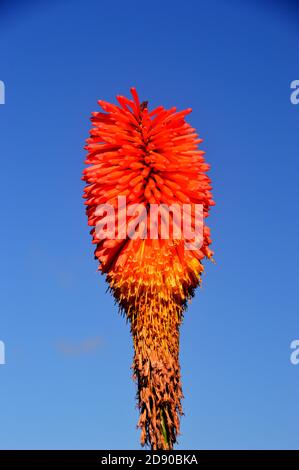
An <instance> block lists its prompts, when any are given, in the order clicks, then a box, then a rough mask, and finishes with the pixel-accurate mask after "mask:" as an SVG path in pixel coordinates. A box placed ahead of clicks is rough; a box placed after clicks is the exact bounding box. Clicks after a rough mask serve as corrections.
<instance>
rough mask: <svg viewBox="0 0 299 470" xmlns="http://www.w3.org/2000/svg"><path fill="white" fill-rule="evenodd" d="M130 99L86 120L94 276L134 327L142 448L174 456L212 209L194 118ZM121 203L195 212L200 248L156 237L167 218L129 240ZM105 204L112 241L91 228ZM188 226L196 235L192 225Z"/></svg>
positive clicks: (127, 217)
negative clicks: (186, 332) (188, 312)
mask: <svg viewBox="0 0 299 470" xmlns="http://www.w3.org/2000/svg"><path fill="white" fill-rule="evenodd" d="M131 93H132V97H133V99H128V98H125V97H123V96H118V97H117V100H118V103H119V105H115V104H111V103H107V102H105V101H102V100H100V101H99V104H100V106H101V107H102V109H103V111H104V112H95V113H93V114H92V119H91V120H92V123H93V127H92V129H91V132H90V138H89V139H87V146H86V149H87V151H88V156H87V159H86V164H87V165H89V166H88V167H86V168H85V170H84V175H83V179H84V180H85V181H86V183H87V185H86V187H85V194H84V197H85V199H86V202H85V204H86V205H87V216H88V224H89V225H90V226H91V227H93V229H92V230H91V233H92V237H93V243H94V244H95V246H96V248H95V258H96V259H98V261H99V263H100V266H99V269H100V270H101V272H102V273H104V274H105V275H106V279H107V282H108V283H109V288H110V290H111V292H112V293H113V295H114V297H115V299H116V300H117V302H118V304H119V307H120V310H121V312H122V313H123V314H124V315H125V316H126V318H127V320H128V321H129V322H130V325H131V333H132V337H133V342H134V351H135V355H134V363H133V370H134V377H135V379H136V381H137V386H138V392H137V401H138V406H139V410H140V418H139V422H138V426H139V428H140V429H141V443H142V445H144V444H148V445H151V448H152V449H172V448H173V444H174V443H176V441H177V435H178V433H179V417H180V415H182V406H181V399H182V396H183V395H182V387H181V379H180V366H179V327H180V324H181V322H182V318H183V312H184V310H185V309H186V305H187V301H188V299H190V298H191V296H193V294H194V290H195V288H196V287H197V286H198V285H199V283H200V279H201V275H202V273H203V270H204V268H203V265H202V261H203V259H204V258H210V259H211V258H212V251H211V250H210V249H209V245H210V243H211V238H210V230H209V228H208V227H207V226H206V224H205V219H206V217H207V216H208V213H209V209H210V206H212V205H213V204H214V202H213V200H212V195H211V192H210V190H211V185H210V180H209V178H208V176H207V174H206V172H207V171H208V170H209V165H207V164H206V162H205V160H204V152H203V151H202V150H200V149H199V148H198V144H200V143H201V139H199V138H198V135H197V133H196V131H195V129H193V128H192V127H191V126H190V124H188V123H187V122H186V120H185V118H186V116H187V115H188V114H189V113H190V112H191V109H186V110H184V111H179V112H177V111H176V108H171V109H165V108H164V107H163V106H159V107H157V108H156V109H154V110H152V111H150V110H149V109H148V104H147V102H143V103H140V101H139V98H138V95H137V92H136V90H135V89H134V88H132V89H131ZM120 197H122V198H126V201H127V204H130V205H133V204H139V205H143V206H144V207H146V208H148V207H149V206H150V205H159V206H162V209H163V205H164V206H165V205H167V206H168V207H169V206H171V205H176V207H177V206H178V207H179V208H181V209H182V211H184V210H185V207H186V205H188V204H189V205H190V206H191V207H193V208H194V206H195V205H201V206H202V209H203V221H204V222H203V238H202V243H201V246H199V247H197V248H194V249H188V250H186V244H185V242H186V240H184V239H178V238H176V237H175V236H173V235H171V236H169V237H168V238H166V239H165V237H162V236H161V233H162V231H161V227H162V226H163V224H164V226H165V224H166V218H165V214H161V219H160V224H159V227H158V229H157V234H158V236H157V237H156V238H154V239H151V238H149V237H146V238H142V236H139V237H137V238H135V239H132V238H130V236H129V233H128V231H127V227H128V226H129V225H130V222H131V223H132V220H133V219H134V217H133V215H134V214H133V215H132V213H131V215H128V213H124V207H120V206H119V200H120V199H119V198H120ZM103 204H106V205H108V204H109V206H111V207H112V208H113V210H114V214H113V217H114V228H115V226H117V229H116V232H114V236H108V235H107V236H104V237H103V236H101V237H99V232H98V231H97V229H96V227H97V226H98V225H99V224H101V223H102V225H103V220H104V218H105V217H106V218H105V223H108V222H109V217H108V218H107V214H105V215H104V214H103V212H101V211H99V210H98V207H99V206H100V205H103ZM163 210H165V207H164V209H163ZM163 210H162V212H163ZM169 217H170V226H171V229H174V227H175V226H176V225H178V224H179V225H180V222H177V221H176V217H175V214H170V216H169ZM147 221H148V222H149V224H148V227H153V223H152V221H151V220H149V215H147V216H146V219H145V220H143V221H141V222H140V224H139V228H140V227H141V228H142V226H143V229H144V223H145V222H147ZM191 223H192V227H193V228H194V227H195V219H194V216H192V217H191ZM166 225H167V224H166ZM145 226H146V225H145ZM124 228H125V229H126V230H125V231H124ZM148 231H149V228H146V229H145V232H146V233H148ZM170 232H171V230H170ZM123 233H125V235H124V236H123ZM140 233H144V230H143V232H142V230H141V232H139V235H140ZM120 235H122V236H120Z"/></svg>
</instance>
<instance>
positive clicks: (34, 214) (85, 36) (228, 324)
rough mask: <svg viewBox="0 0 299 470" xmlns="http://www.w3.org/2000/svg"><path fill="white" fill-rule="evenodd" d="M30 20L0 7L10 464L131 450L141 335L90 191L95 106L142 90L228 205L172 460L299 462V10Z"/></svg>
mask: <svg viewBox="0 0 299 470" xmlns="http://www.w3.org/2000/svg"><path fill="white" fill-rule="evenodd" d="M21 3H22V2H21ZM21 3H20V2H14V1H10V2H3V4H2V3H1V5H2V6H1V7H0V8H1V9H2V13H0V30H1V32H0V79H1V80H3V81H4V82H5V84H6V104H5V105H4V106H0V132H1V139H0V154H1V175H2V179H1V185H0V191H1V198H0V204H1V221H2V223H1V231H0V244H1V298H0V299H1V303H0V312H1V313H0V340H3V341H4V342H5V344H6V361H7V364H6V365H5V366H0V416H1V424H0V447H1V448H3V449H16V448H19V449H30V448H33V449H34V448H36V449H38V448H46V449H48V448H50V449H61V448H62V449H63V448H67V449H76V448H79V449H90V448H95V449H109V448H110V449H113V448H114V449H117V448H122V449H134V448H138V447H139V432H138V431H137V430H136V429H135V426H136V422H137V410H136V409H135V400H134V396H135V386H134V383H133V382H132V380H131V370H130V365H131V362H132V354H133V351H132V345H131V338H130V335H129V328H128V325H126V324H125V321H124V320H123V319H122V318H121V317H120V316H119V315H118V313H117V308H116V306H114V303H113V300H112V298H111V297H110V296H109V295H108V294H106V293H105V291H106V285H105V282H104V279H103V278H102V277H101V276H100V275H99V274H98V273H97V264H96V262H95V261H94V259H93V247H92V245H91V240H90V236H89V229H88V227H87V224H86V218H85V214H84V207H83V201H82V199H81V194H82V190H83V183H82V182H81V180H80V177H81V171H82V169H83V160H84V155H85V153H84V151H83V146H84V140H85V138H86V137H87V135H88V130H89V127H90V123H89V116H90V113H91V111H94V110H97V100H98V99H100V98H102V99H105V100H113V99H114V96H115V95H116V94H128V93H129V87H130V86H132V85H134V86H136V87H137V89H138V91H139V93H140V95H141V97H142V99H147V100H149V102H150V104H151V105H152V106H153V107H154V106H157V105H159V104H162V105H164V106H166V107H167V106H172V105H176V106H178V108H179V109H183V108H186V107H189V106H191V107H192V108H193V113H192V114H191V115H190V116H189V122H191V123H192V125H193V126H195V127H196V128H197V129H198V130H199V133H200V134H201V136H202V137H203V138H204V143H203V148H204V149H205V150H206V152H207V160H208V162H209V163H210V164H211V166H212V171H211V173H210V175H211V177H212V179H213V186H214V196H215V200H216V202H217V205H216V206H215V207H214V208H213V211H212V215H211V218H210V225H211V228H212V236H213V240H214V244H213V249H214V250H215V258H216V261H217V264H216V265H215V266H214V265H211V264H209V263H206V275H205V276H204V280H203V288H202V289H201V290H198V291H197V295H196V297H195V299H194V300H193V302H192V304H191V306H190V308H189V310H188V312H187V314H186V317H185V322H184V325H183V327H182V335H181V364H182V374H183V385H184V392H185V397H186V398H185V400H184V410H185V415H186V416H185V417H184V418H183V419H182V436H181V437H180V445H179V446H178V448H181V449H194V448H197V449H218V448H219V449H231V448H236V449H239V448H243V449H252V448H269V449H275V448H297V449H298V448H299V446H298V419H299V411H298V396H299V395H298V394H299V366H297V367H296V366H293V365H291V363H290V360H289V357H290V353H291V351H290V342H291V341H292V340H294V339H297V338H298V337H299V325H298V314H299V309H298V306H299V289H298V265H299V249H298V239H299V223H298V196H299V189H298V187H299V186H298V170H299V163H298V144H299V139H298V135H299V106H294V105H292V104H291V102H290V82H291V81H292V80H295V79H299V67H298V66H299V60H298V59H299V58H298V44H299V42H298V40H299V33H298V17H299V12H298V9H296V7H295V6H294V3H293V2H284V6H281V5H282V4H283V2H278V1H277V2H274V1H273V2H253V1H247V2H246V1H242V2H241V1H237V0H232V1H230V2H223V1H222V0H221V1H220V0H218V1H216V0H213V1H205V2H204V1H198V0H197V1H195V0H193V1H186V2H179V1H175V0H172V1H170V0H166V1H163V2H158V1H157V0H153V1H151V2H141V3H140V2H138V1H131V0H128V1H126V2H121V1H119V0H117V1H115V0H112V1H111V2H103V3H102V2H99V1H90V0H84V1H83V0H82V1H81V0H77V1H64V2H55V1H53V2H45V1H44V2H23V5H22V4H21ZM25 3H26V5H24V4H25Z"/></svg>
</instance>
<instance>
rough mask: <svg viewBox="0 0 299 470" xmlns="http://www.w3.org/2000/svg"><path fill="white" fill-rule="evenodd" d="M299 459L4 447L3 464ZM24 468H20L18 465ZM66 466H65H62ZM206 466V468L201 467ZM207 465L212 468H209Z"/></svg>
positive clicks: (277, 453) (290, 454)
mask: <svg viewBox="0 0 299 470" xmlns="http://www.w3.org/2000/svg"><path fill="white" fill-rule="evenodd" d="M298 462H299V451H296V450H293V451H292V450H289V451H284V450H274V451H270V450H269V451H267V450H252V451H248V450H246V451H245V450H244V451H240V450H237V451H221V450H219V451H217V450H216V451H207V450H188V451H186V450H184V451H165V452H163V451H157V452H155V451H146V450H145V451H144V450H132V451H129V450H90V451H85V450H84V451H83V450H82V451H81V450H73V451H67V450H65V451H64V450H36V451H34V450H27V451H26V450H15V451H12V450H1V451H0V464H3V463H14V464H19V465H23V464H26V463H28V464H30V465H31V468H35V467H34V466H32V465H34V464H36V465H37V467H36V468H41V467H40V464H59V465H62V466H63V464H72V465H74V466H76V467H77V466H80V465H82V468H99V466H102V467H103V468H105V467H107V466H108V465H116V466H117V465H120V466H121V467H123V468H133V469H135V468H141V467H144V465H149V466H150V465H153V466H157V465H161V464H162V465H167V464H168V465H169V464H170V465H189V466H191V467H192V466H193V467H194V466H200V465H202V464H211V465H215V464H218V465H219V468H221V466H222V465H223V464H230V466H232V465H236V468H241V467H240V465H241V464H253V465H254V464H263V463H267V464H273V466H274V465H277V464H284V465H285V464H288V463H289V464H293V463H298ZM19 468H21V467H19ZM62 468H63V467H62ZM202 468H203V467H202ZM205 468H209V467H206V465H205Z"/></svg>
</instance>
